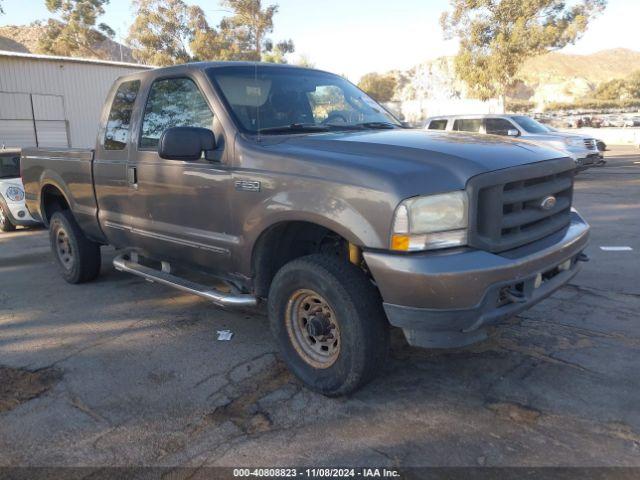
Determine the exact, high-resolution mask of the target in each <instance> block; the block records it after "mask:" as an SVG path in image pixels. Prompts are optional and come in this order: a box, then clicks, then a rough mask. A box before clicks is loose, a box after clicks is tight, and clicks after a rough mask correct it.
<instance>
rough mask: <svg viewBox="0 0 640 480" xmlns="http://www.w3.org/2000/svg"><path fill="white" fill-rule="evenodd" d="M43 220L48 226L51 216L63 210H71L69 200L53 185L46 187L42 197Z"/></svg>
mask: <svg viewBox="0 0 640 480" xmlns="http://www.w3.org/2000/svg"><path fill="white" fill-rule="evenodd" d="M41 202H42V213H43V217H44V218H43V220H44V221H45V223H46V224H47V225H48V224H49V220H51V216H52V215H53V214H54V213H56V212H60V211H63V210H70V207H69V203H68V202H67V199H66V198H65V196H64V195H63V194H62V192H61V191H60V190H59V189H58V188H56V187H54V186H53V185H45V187H44V188H43V189H42V195H41Z"/></svg>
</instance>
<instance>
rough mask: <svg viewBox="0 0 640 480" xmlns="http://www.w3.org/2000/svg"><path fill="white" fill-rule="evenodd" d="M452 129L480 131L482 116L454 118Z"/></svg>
mask: <svg viewBox="0 0 640 480" xmlns="http://www.w3.org/2000/svg"><path fill="white" fill-rule="evenodd" d="M453 131H454V132H472V133H482V118H456V119H455V120H454V121H453Z"/></svg>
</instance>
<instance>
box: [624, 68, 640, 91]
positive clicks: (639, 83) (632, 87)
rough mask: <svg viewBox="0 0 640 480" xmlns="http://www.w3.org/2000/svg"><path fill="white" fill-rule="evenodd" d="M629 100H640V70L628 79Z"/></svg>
mask: <svg viewBox="0 0 640 480" xmlns="http://www.w3.org/2000/svg"><path fill="white" fill-rule="evenodd" d="M627 93H628V94H629V98H640V70H636V71H635V72H633V73H632V74H631V75H629V77H628V78H627Z"/></svg>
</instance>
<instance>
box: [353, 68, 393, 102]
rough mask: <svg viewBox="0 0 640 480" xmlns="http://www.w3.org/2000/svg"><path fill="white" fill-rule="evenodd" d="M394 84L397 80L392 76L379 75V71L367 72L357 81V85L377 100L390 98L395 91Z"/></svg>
mask: <svg viewBox="0 0 640 480" xmlns="http://www.w3.org/2000/svg"><path fill="white" fill-rule="evenodd" d="M396 85H397V82H396V79H395V77H394V76H392V75H388V74H387V75H381V74H379V73H367V74H366V75H364V76H363V77H362V78H361V79H360V82H358V87H359V88H360V89H361V90H364V91H365V92H366V93H367V94H369V95H371V96H372V97H373V98H375V99H376V100H377V101H378V102H388V101H389V100H391V99H392V98H393V94H394V93H395V91H396Z"/></svg>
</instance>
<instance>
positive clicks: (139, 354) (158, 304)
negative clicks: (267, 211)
mask: <svg viewBox="0 0 640 480" xmlns="http://www.w3.org/2000/svg"><path fill="white" fill-rule="evenodd" d="M576 206H577V208H578V209H579V210H580V211H581V213H582V214H583V215H584V216H585V217H586V219H587V220H588V221H589V222H590V223H591V225H592V227H593V234H592V241H591V246H590V248H589V249H588V251H587V253H588V254H589V255H590V256H591V261H590V262H589V263H587V264H586V265H585V267H584V269H583V271H582V272H581V273H580V274H579V275H578V276H577V277H576V278H575V279H574V280H573V281H572V283H571V284H570V285H568V286H567V287H565V288H563V289H562V290H561V291H559V292H557V293H556V294H555V295H554V296H553V297H551V298H550V299H548V300H546V301H545V302H543V303H541V304H539V305H538V306H536V307H535V308H533V309H531V310H529V311H527V312H525V313H524V314H522V315H520V316H518V317H517V318H514V319H512V320H510V321H509V322H507V323H506V324H505V325H502V326H501V327H499V328H497V329H495V331H494V332H493V333H492V335H491V337H490V338H489V339H488V340H487V341H485V342H483V343H481V344H478V345H475V346H473V347H471V348H466V349H456V350H430V351H427V350H420V349H414V348H410V347H408V346H407V345H406V344H405V343H404V341H403V339H402V336H401V334H399V333H398V332H396V333H395V334H394V339H393V348H392V355H391V359H390V361H389V363H388V365H387V366H386V368H385V369H384V371H383V372H381V375H380V376H379V377H378V379H377V380H375V381H374V382H372V383H371V384H370V385H368V386H367V387H366V388H364V389H362V390H361V391H359V392H357V393H356V394H354V395H352V396H350V397H348V398H340V399H328V398H324V397H322V396H319V395H317V394H314V393H311V392H309V391H308V390H306V389H304V388H303V387H302V386H301V385H300V384H299V383H298V382H297V381H296V380H295V379H294V378H293V377H292V376H291V375H290V374H289V373H288V371H287V370H286V369H285V368H284V366H283V365H282V363H281V362H280V361H279V360H278V356H277V353H276V351H275V346H274V342H273V341H272V339H271V337H270V333H269V329H268V325H267V322H266V318H265V317H264V315H262V314H261V313H260V312H258V313H246V312H242V313H238V312H231V311H224V310H220V309H217V308H215V307H213V306H211V305H210V304H208V303H207V302H206V301H204V300H201V299H198V298H195V297H193V296H189V295H186V294H182V293H180V292H176V291H174V290H171V289H169V288H165V287H162V286H158V285H152V284H149V283H146V282H145V281H143V280H141V279H139V278H136V277H133V276H130V275H127V274H124V273H120V272H117V271H115V270H114V269H113V268H112V266H111V265H110V262H111V259H112V258H113V251H111V250H105V252H104V253H105V255H104V263H103V268H102V274H101V276H100V278H99V279H98V280H97V281H96V282H93V283H90V284H86V285H81V286H71V285H67V284H65V283H64V282H62V281H61V280H60V278H59V276H58V274H57V272H56V269H55V265H54V263H53V260H52V257H51V255H50V253H49V247H48V240H47V233H46V232H45V231H44V230H20V231H17V232H14V233H11V234H2V235H0V365H1V367H0V465H3V466H92V467H97V466H128V465H147V466H170V467H173V466H191V467H200V466H256V467H264V466H276V465H277V466H286V465H297V466H300V465H314V466H320V465H327V466H335V465H360V466H363V465H376V466H390V467H393V466H405V467H406V466H573V465H576V466H640V401H639V399H640V375H639V374H638V368H639V365H640V348H639V347H640V322H639V316H640V235H639V233H640V230H639V228H640V227H639V225H640V151H638V150H631V149H627V150H624V149H615V150H614V151H612V152H610V156H609V163H608V165H607V166H605V167H602V168H596V169H591V170H589V171H587V172H585V173H583V174H581V175H580V176H579V177H578V180H577V183H576ZM602 246H629V247H632V248H633V250H632V251H605V250H602V249H601V248H600V247H602ZM223 328H228V329H231V330H232V331H233V332H234V337H233V339H232V340H231V341H229V342H220V341H217V338H216V331H217V330H221V329H223Z"/></svg>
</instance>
